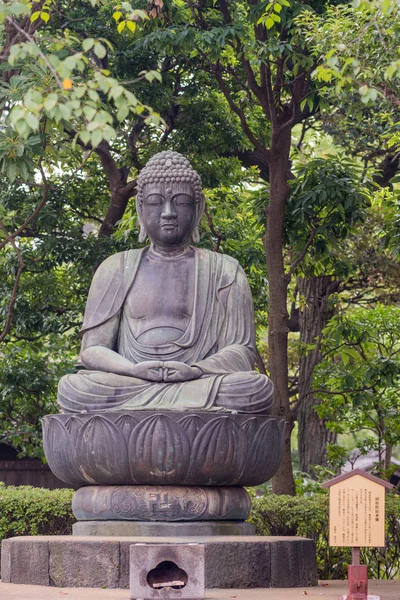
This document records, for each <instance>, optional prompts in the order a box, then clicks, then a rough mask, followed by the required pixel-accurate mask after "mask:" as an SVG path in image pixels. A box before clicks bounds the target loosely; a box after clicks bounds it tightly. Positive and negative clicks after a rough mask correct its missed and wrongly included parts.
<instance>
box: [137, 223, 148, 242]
mask: <svg viewBox="0 0 400 600" xmlns="http://www.w3.org/2000/svg"><path fill="white" fill-rule="evenodd" d="M139 224H140V232H139V242H140V243H141V244H143V242H145V241H146V239H147V231H146V228H145V226H144V225H143V223H141V222H139Z"/></svg>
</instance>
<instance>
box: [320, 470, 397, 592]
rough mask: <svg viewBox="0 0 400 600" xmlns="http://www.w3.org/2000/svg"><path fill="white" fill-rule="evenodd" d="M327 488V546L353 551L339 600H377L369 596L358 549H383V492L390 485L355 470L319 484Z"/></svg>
mask: <svg viewBox="0 0 400 600" xmlns="http://www.w3.org/2000/svg"><path fill="white" fill-rule="evenodd" d="M322 487H323V488H329V545H330V546H347V547H350V548H352V564H351V565H349V571H348V579H349V587H348V594H347V596H341V597H340V599H339V600H379V597H378V596H368V567H367V566H366V565H360V548H362V547H363V548H364V547H377V548H382V547H383V546H385V492H386V490H391V489H392V488H393V486H392V484H391V483H388V482H387V481H383V479H379V478H378V477H374V475H371V474H370V473H367V472H366V471H362V470H361V469H355V470H354V471H350V472H349V473H346V474H345V475H341V476H340V477H335V479H331V480H330V481H327V482H326V483H324V484H322Z"/></svg>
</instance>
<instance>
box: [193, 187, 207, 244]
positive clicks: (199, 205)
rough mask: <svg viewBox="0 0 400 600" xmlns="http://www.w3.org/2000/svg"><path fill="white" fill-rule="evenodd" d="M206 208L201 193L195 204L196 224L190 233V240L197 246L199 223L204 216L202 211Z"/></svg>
mask: <svg viewBox="0 0 400 600" xmlns="http://www.w3.org/2000/svg"><path fill="white" fill-rule="evenodd" d="M205 206H206V199H205V198H204V194H203V192H201V195H200V201H199V202H198V203H197V204H196V213H197V214H196V223H195V226H194V229H193V233H192V240H193V243H194V244H198V243H199V242H200V230H199V228H200V221H201V218H202V216H203V214H204V209H205Z"/></svg>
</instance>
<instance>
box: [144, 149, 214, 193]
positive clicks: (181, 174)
mask: <svg viewBox="0 0 400 600" xmlns="http://www.w3.org/2000/svg"><path fill="white" fill-rule="evenodd" d="M152 183H171V184H172V183H189V184H190V185H191V187H192V188H193V192H194V195H195V201H196V203H197V202H202V200H203V193H202V191H201V179H200V175H199V174H198V173H197V172H196V171H195V170H194V169H193V167H192V165H191V164H190V162H189V161H188V159H187V158H185V157H184V156H182V154H179V153H178V152H172V151H171V150H167V151H166V152H159V153H158V154H155V155H154V156H153V157H152V158H151V159H150V160H149V162H148V163H147V164H146V166H145V167H144V169H142V171H141V172H140V174H139V176H138V191H137V202H138V203H139V205H141V204H142V203H143V188H144V186H145V185H146V184H152ZM167 192H168V190H167ZM168 193H170V192H168Z"/></svg>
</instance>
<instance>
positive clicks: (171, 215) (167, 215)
mask: <svg viewBox="0 0 400 600" xmlns="http://www.w3.org/2000/svg"><path fill="white" fill-rule="evenodd" d="M177 216H178V215H177V212H176V210H175V207H174V205H173V204H172V202H170V201H169V200H167V201H166V202H165V204H164V207H163V211H162V213H161V217H162V218H164V219H176V217H177Z"/></svg>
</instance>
